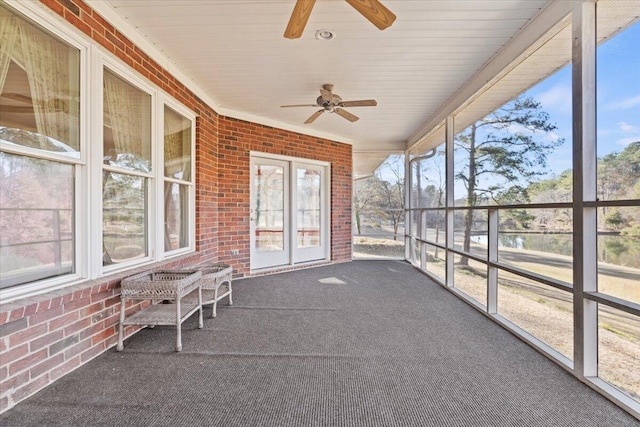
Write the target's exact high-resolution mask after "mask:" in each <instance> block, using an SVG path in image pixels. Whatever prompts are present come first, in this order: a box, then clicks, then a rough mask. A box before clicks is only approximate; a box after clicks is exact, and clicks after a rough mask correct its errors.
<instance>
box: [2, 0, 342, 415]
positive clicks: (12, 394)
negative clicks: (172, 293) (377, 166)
mask: <svg viewBox="0 0 640 427" xmlns="http://www.w3.org/2000/svg"><path fill="white" fill-rule="evenodd" d="M40 2H41V3H43V4H44V5H46V6H47V7H48V8H49V9H50V10H51V11H52V12H53V13H54V14H57V15H59V16H60V17H62V18H63V19H64V20H66V21H67V22H69V23H70V24H71V25H73V26H74V27H76V28H77V29H79V30H80V31H82V32H83V33H84V34H85V35H87V36H88V37H89V38H91V39H92V40H93V41H94V42H95V43H97V44H99V45H100V46H102V47H103V48H104V49H106V50H107V51H109V52H111V53H112V54H113V55H115V56H116V57H118V58H119V59H120V60H122V61H123V62H125V63H126V64H127V65H128V66H129V67H130V68H131V69H133V70H135V71H136V72H138V73H139V74H141V75H142V76H143V77H145V78H146V79H148V80H149V81H150V82H152V83H153V84H155V85H157V86H158V87H160V88H162V89H163V90H164V91H165V92H167V93H168V94H169V95H171V96H172V97H174V98H175V99H176V100H178V101H179V102H181V103H183V104H184V105H185V106H187V107H188V108H190V109H192V110H193V111H195V112H196V114H197V115H198V118H197V120H196V157H195V161H196V168H197V175H196V253H195V254H190V255H185V256H182V257H179V258H174V259H170V260H166V261H165V262H159V263H155V264H153V265H147V266H145V267H144V268H142V267H141V268H138V269H134V270H128V271H126V272H122V273H119V274H114V275H111V276H108V277H105V278H102V279H100V280H94V281H88V282H85V283H82V284H79V285H74V286H70V287H66V288H64V289H61V290H57V291H52V292H49V293H44V294H40V295H37V296H34V297H30V298H25V299H22V300H18V301H14V302H11V303H6V304H1V303H0V413H1V412H4V411H6V410H7V409H9V408H11V407H12V406H14V405H15V404H17V403H18V402H20V401H22V400H24V399H25V398H27V397H29V396H31V395H32V394H34V393H36V392H37V391H38V390H40V389H42V388H44V387H46V386H47V385H49V384H51V383H52V382H54V381H55V380H57V379H58V378H60V377H62V376H63V375H65V374H67V373H69V372H71V371H72V370H74V369H76V368H77V367H79V366H81V365H83V364H84V363H87V362H88V361H90V360H91V359H93V358H94V357H96V356H98V355H99V354H101V353H103V352H104V351H106V350H107V349H109V348H111V347H113V346H115V344H116V340H117V326H118V315H119V311H120V288H119V283H120V280H121V279H122V278H124V277H126V276H129V275H132V274H135V273H138V272H141V271H145V270H149V269H152V268H177V267H182V266H188V265H193V264H197V263H199V262H202V261H225V262H228V263H230V264H231V265H232V266H233V267H234V275H235V276H236V277H239V276H246V275H249V274H250V271H249V256H250V247H249V197H250V194H249V172H250V171H249V153H250V151H260V152H265V153H272V154H280V155H287V156H294V157H301V158H308V159H314V160H322V161H328V162H330V163H331V228H332V237H331V262H345V261H350V260H351V182H352V181H351V170H352V163H351V156H352V152H351V146H349V145H346V144H341V143H337V142H333V141H329V140H324V139H320V138H315V137H310V136H306V135H301V134H297V133H294V132H289V131H285V130H281V129H276V128H272V127H268V126H263V125H258V124H255V123H250V122H246V121H241V120H236V119H232V118H227V117H223V116H219V115H218V114H217V113H216V112H215V111H214V110H213V109H212V108H211V107H210V106H208V105H206V104H205V103H203V102H202V101H201V100H200V99H199V98H198V97H197V96H196V95H195V94H194V93H192V92H191V91H190V90H189V89H188V88H187V87H186V86H184V85H183V84H182V83H180V82H179V81H178V80H177V79H175V78H174V77H173V76H172V75H171V74H169V73H168V72H167V71H166V70H164V69H163V68H162V67H161V66H160V65H159V64H158V63H156V62H155V61H154V60H153V59H151V58H150V57H149V56H148V55H146V54H145V53H144V52H143V51H142V50H140V49H139V48H138V47H137V46H135V45H134V44H133V43H132V42H131V41H129V40H128V39H127V38H126V37H125V36H124V35H123V34H121V33H120V32H119V31H118V30H117V29H116V28H114V27H113V26H112V25H110V24H109V23H108V22H106V21H105V20H104V19H103V18H102V17H100V15H98V14H97V13H96V12H94V11H93V10H92V9H91V8H90V7H89V6H88V5H87V4H85V3H83V2H81V1H80V0H40ZM232 250H238V252H239V255H233V256H232V255H231V254H232ZM288 269H290V268H288ZM144 304H148V302H143V303H137V304H132V305H131V306H130V307H128V309H127V310H128V311H129V312H132V311H135V310H139V309H140V308H141V307H143V306H144ZM138 329H139V328H138V327H129V328H127V330H126V333H127V336H130V335H131V334H133V333H135V332H136V331H137V330H138Z"/></svg>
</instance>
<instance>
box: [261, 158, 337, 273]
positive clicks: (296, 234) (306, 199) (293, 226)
mask: <svg viewBox="0 0 640 427" xmlns="http://www.w3.org/2000/svg"><path fill="white" fill-rule="evenodd" d="M328 169H329V166H328V164H324V163H315V162H308V161H305V160H298V159H290V158H284V157H280V156H277V157H272V156H268V157H262V156H259V155H252V156H251V212H250V219H251V269H252V270H256V269H262V268H269V267H277V266H283V265H293V264H297V263H303V262H310V261H316V260H323V259H327V258H328V256H329V251H328V242H329V219H328V216H329V210H328V206H329V203H328V199H329V193H328Z"/></svg>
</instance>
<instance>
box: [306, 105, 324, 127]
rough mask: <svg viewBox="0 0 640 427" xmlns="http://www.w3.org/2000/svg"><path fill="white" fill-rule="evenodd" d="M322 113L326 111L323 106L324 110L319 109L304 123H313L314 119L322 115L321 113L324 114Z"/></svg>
mask: <svg viewBox="0 0 640 427" xmlns="http://www.w3.org/2000/svg"><path fill="white" fill-rule="evenodd" d="M322 113H324V108H323V109H322V110H318V111H316V112H315V113H313V114H312V115H311V117H309V118H308V119H307V120H306V121H305V122H304V124H305V125H308V124H309V123H313V121H314V120H315V119H317V118H318V117H320V114H322Z"/></svg>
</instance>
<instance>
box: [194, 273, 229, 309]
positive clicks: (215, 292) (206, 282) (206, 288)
mask: <svg viewBox="0 0 640 427" xmlns="http://www.w3.org/2000/svg"><path fill="white" fill-rule="evenodd" d="M193 268H194V269H197V270H198V271H200V272H201V273H202V277H201V278H200V284H201V286H202V304H203V305H208V304H213V309H212V312H211V317H216V308H217V305H218V301H220V300H222V299H223V298H225V297H227V296H228V297H229V305H233V289H232V288H231V279H232V275H233V268H232V267H231V266H230V265H228V264H223V263H212V264H202V265H198V266H195V267H193ZM187 299H189V300H195V296H194V293H192V294H191V295H189V296H188V297H187Z"/></svg>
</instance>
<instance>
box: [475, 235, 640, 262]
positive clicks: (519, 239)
mask: <svg viewBox="0 0 640 427" xmlns="http://www.w3.org/2000/svg"><path fill="white" fill-rule="evenodd" d="M498 239H499V242H498V244H499V246H500V247H505V248H514V249H524V250H531V251H542V252H550V253H555V254H560V255H567V256H571V255H572V251H573V235H572V234H550V233H544V234H517V233H501V234H500V235H499V236H498ZM471 240H473V241H474V242H476V243H480V244H485V245H486V244H487V236H486V235H481V236H472V238H471ZM598 261H599V262H606V263H609V264H615V265H623V266H625V267H632V268H640V238H634V237H625V236H616V235H599V236H598Z"/></svg>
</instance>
